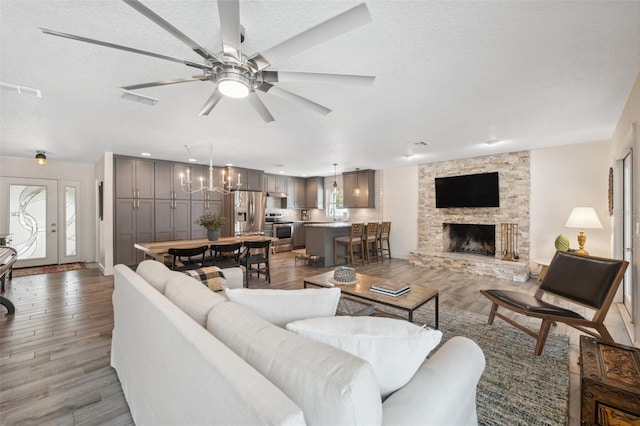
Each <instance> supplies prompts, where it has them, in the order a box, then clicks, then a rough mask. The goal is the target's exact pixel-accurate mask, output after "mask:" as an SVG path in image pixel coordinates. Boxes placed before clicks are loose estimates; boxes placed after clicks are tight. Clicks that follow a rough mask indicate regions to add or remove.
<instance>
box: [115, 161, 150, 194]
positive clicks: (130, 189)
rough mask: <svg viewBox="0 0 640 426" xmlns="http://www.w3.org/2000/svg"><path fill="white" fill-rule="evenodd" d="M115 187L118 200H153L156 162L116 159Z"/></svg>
mask: <svg viewBox="0 0 640 426" xmlns="http://www.w3.org/2000/svg"><path fill="white" fill-rule="evenodd" d="M115 187H116V191H115V192H116V194H115V195H116V198H153V197H154V162H153V161H150V160H138V159H135V158H128V157H116V158H115Z"/></svg>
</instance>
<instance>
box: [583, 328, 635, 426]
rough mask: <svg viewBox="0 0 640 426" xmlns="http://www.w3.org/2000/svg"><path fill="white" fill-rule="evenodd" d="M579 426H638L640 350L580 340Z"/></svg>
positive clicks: (586, 337)
mask: <svg viewBox="0 0 640 426" xmlns="http://www.w3.org/2000/svg"><path fill="white" fill-rule="evenodd" d="M580 382H581V396H580V403H581V408H580V423H581V424H583V425H635V426H638V425H640V349H638V348H634V347H630V346H623V345H618V344H615V343H607V342H604V341H602V340H597V339H594V338H593V337H589V336H581V337H580Z"/></svg>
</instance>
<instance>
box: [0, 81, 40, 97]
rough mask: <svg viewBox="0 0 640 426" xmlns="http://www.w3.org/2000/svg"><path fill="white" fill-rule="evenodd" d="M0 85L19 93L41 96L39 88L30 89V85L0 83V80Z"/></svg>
mask: <svg viewBox="0 0 640 426" xmlns="http://www.w3.org/2000/svg"><path fill="white" fill-rule="evenodd" d="M0 87H2V88H3V89H4V90H8V91H10V92H15V93H20V94H21V95H29V96H35V97H36V98H41V97H42V92H41V91H40V90H38V89H32V88H31V87H25V86H17V85H15V84H9V83H2V82H0Z"/></svg>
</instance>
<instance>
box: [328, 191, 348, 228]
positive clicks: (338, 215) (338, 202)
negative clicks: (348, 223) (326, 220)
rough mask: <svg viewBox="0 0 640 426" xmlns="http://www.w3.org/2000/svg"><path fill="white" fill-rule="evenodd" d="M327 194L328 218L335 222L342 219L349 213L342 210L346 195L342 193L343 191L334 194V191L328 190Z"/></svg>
mask: <svg viewBox="0 0 640 426" xmlns="http://www.w3.org/2000/svg"><path fill="white" fill-rule="evenodd" d="M326 194H327V196H326V200H327V203H326V206H327V210H326V215H327V217H330V218H332V219H333V220H338V219H342V214H343V213H344V212H346V211H347V209H345V208H342V206H343V195H344V194H343V193H342V189H339V190H338V191H337V192H333V189H328V190H327V191H326Z"/></svg>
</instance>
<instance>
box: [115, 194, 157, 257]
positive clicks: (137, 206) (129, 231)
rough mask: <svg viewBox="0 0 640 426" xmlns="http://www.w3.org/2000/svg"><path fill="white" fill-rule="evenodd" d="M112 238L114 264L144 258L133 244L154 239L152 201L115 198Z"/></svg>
mask: <svg viewBox="0 0 640 426" xmlns="http://www.w3.org/2000/svg"><path fill="white" fill-rule="evenodd" d="M114 238H115V245H114V248H115V256H114V259H115V263H116V264H119V263H121V264H124V265H135V264H137V263H139V262H141V261H142V260H144V256H143V254H142V252H141V251H140V250H137V249H136V248H135V247H134V244H135V243H143V242H148V241H154V201H153V200H149V199H133V198H119V199H116V202H115V223H114Z"/></svg>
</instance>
